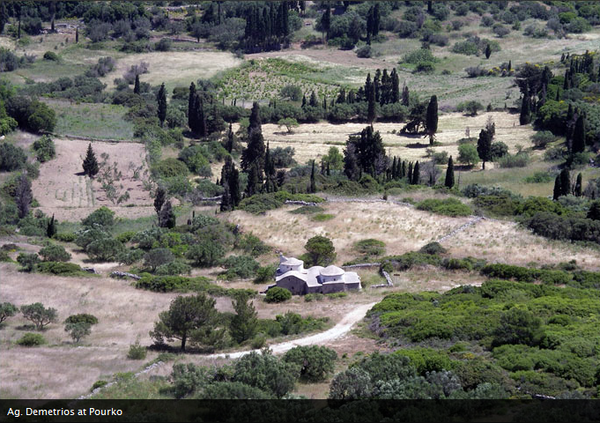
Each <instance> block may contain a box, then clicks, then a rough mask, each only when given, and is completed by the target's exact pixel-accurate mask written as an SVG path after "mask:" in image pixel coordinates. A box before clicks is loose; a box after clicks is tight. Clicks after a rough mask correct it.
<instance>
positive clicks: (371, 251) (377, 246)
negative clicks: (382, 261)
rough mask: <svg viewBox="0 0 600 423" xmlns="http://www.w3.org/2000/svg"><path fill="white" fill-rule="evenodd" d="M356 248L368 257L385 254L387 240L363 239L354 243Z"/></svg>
mask: <svg viewBox="0 0 600 423" xmlns="http://www.w3.org/2000/svg"><path fill="white" fill-rule="evenodd" d="M354 250H355V251H356V252H358V253H359V254H362V255H364V256H366V257H370V256H381V255H383V254H385V242H383V241H379V240H377V239H372V238H370V239H363V240H361V241H357V242H356V243H354Z"/></svg>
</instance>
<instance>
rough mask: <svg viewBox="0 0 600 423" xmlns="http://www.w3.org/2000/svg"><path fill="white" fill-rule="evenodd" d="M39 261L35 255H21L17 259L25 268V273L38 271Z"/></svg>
mask: <svg viewBox="0 0 600 423" xmlns="http://www.w3.org/2000/svg"><path fill="white" fill-rule="evenodd" d="M39 261H40V258H39V256H38V255H37V254H35V253H33V254H27V253H20V254H19V256H18V257H17V263H19V264H20V265H21V266H22V267H23V271H25V272H33V271H34V270H35V269H36V267H37V265H38V263H39Z"/></svg>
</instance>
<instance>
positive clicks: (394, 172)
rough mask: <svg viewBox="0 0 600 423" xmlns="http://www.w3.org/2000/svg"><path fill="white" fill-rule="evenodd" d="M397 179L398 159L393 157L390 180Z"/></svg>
mask: <svg viewBox="0 0 600 423" xmlns="http://www.w3.org/2000/svg"><path fill="white" fill-rule="evenodd" d="M397 178H398V159H397V158H396V156H394V161H393V162H392V179H397Z"/></svg>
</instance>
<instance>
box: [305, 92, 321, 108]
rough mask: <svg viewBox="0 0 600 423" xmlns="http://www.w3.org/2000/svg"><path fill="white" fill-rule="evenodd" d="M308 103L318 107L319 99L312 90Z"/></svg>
mask: <svg viewBox="0 0 600 423" xmlns="http://www.w3.org/2000/svg"><path fill="white" fill-rule="evenodd" d="M308 104H309V105H310V106H311V107H319V99H318V98H317V95H316V94H315V92H314V91H313V92H312V93H311V95H310V101H309V103H308Z"/></svg>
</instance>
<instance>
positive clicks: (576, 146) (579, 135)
mask: <svg viewBox="0 0 600 423" xmlns="http://www.w3.org/2000/svg"><path fill="white" fill-rule="evenodd" d="M584 150H585V118H584V117H583V116H579V117H578V118H577V122H576V123H575V130H574V132H573V153H582V152H583V151H584Z"/></svg>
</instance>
